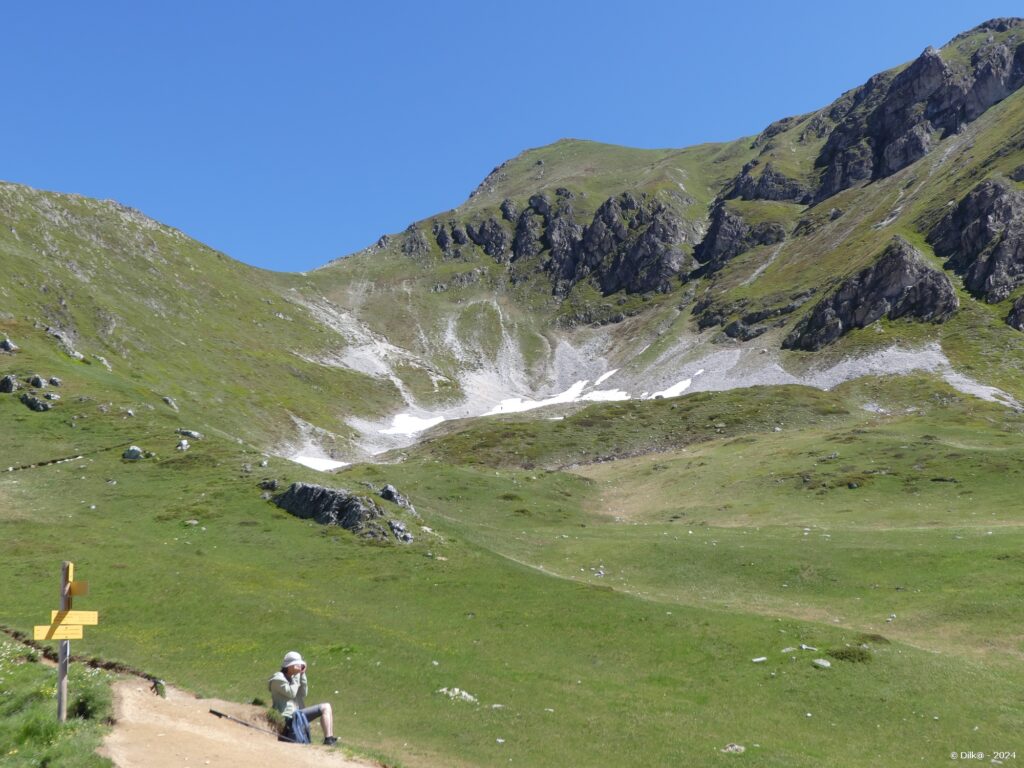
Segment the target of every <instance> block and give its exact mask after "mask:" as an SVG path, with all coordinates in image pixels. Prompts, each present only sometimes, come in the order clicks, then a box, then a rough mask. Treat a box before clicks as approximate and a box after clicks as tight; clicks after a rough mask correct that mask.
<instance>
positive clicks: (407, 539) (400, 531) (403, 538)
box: [388, 520, 413, 544]
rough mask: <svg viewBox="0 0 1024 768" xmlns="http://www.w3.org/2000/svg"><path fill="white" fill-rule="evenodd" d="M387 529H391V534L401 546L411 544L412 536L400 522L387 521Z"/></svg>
mask: <svg viewBox="0 0 1024 768" xmlns="http://www.w3.org/2000/svg"><path fill="white" fill-rule="evenodd" d="M388 527H389V528H390V529H391V533H393V534H394V535H395V538H396V539H398V540H399V541H400V542H402V543H403V544H412V538H413V537H412V534H411V533H409V529H408V528H406V526H405V523H403V522H402V521H401V520H388Z"/></svg>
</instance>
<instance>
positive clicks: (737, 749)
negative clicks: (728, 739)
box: [718, 744, 747, 755]
mask: <svg viewBox="0 0 1024 768" xmlns="http://www.w3.org/2000/svg"><path fill="white" fill-rule="evenodd" d="M718 751H719V752H725V753H726V754H733V755H742V754H743V753H744V752H746V751H747V748H746V747H744V746H743V745H742V744H726V745H725V746H724V747H723V748H722V749H720V750H718Z"/></svg>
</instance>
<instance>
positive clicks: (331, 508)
mask: <svg viewBox="0 0 1024 768" xmlns="http://www.w3.org/2000/svg"><path fill="white" fill-rule="evenodd" d="M274 503H275V504H276V505H277V506H279V507H280V508H281V509H283V510H285V511H286V512H289V513H291V514H293V515H295V516H296V517H299V518H302V519H304V520H306V519H310V518H312V519H313V520H315V521H316V522H318V523H320V524H321V525H337V526H340V527H342V528H344V529H345V530H348V531H352V532H353V533H357V534H359V535H360V536H364V537H367V538H371V539H377V540H380V541H385V540H387V538H388V533H387V530H386V529H385V528H384V527H383V526H382V525H381V524H380V523H378V522H377V521H378V520H380V519H382V518H383V517H384V510H383V509H381V508H380V505H378V504H377V502H375V501H374V500H373V499H371V498H369V497H367V496H356V495H354V494H352V493H350V492H349V491H347V490H345V489H343V488H325V487H324V486H322V485H312V484H309V483H292V484H291V486H290V487H289V488H288V490H287V491H285V492H284V493H282V494H281V495H280V496H278V497H277V498H275V499H274Z"/></svg>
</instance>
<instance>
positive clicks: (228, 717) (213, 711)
mask: <svg viewBox="0 0 1024 768" xmlns="http://www.w3.org/2000/svg"><path fill="white" fill-rule="evenodd" d="M210 714H211V715H216V716H217V717H223V718H224V719H225V720H230V721H231V722H233V723H238V724H239V725H244V726H245V727H246V728H252V729H253V730H254V731H259V732H260V733H269V734H270V735H271V736H277V738H279V739H281V740H282V741H290V742H292V743H293V744H294V743H295V739H289V738H288V737H287V736H283V735H281V734H280V733H275V732H274V731H269V730H267V729H266V728H260V727H259V726H256V725H253V724H252V723H247V722H245V720H239V719H238V718H237V717H232V716H231V715H226V714H224V713H223V712H218V711H217V710H216V709H211V710H210Z"/></svg>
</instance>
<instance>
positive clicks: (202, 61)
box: [0, 0, 1024, 270]
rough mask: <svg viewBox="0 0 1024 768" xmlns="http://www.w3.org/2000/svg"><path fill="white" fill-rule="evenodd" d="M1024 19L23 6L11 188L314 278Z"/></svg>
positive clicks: (12, 60)
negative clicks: (542, 185)
mask: <svg viewBox="0 0 1024 768" xmlns="http://www.w3.org/2000/svg"><path fill="white" fill-rule="evenodd" d="M1015 13H1016V14H1018V15H1019V14H1024V8H1022V7H1020V4H1019V3H1015V2H997V1H995V0H992V1H989V0H972V2H963V0H957V1H956V2H949V1H947V0H935V1H933V2H898V1H894V0H888V1H887V2H878V1H877V0H863V1H861V2H856V3H826V2H802V3H801V2H772V3H768V2H763V1H759V2H753V1H750V2H747V1H744V2H728V1H727V0H719V1H718V2H684V1H683V0H678V1H677V2H661V1H658V2H632V3H630V2H602V1H599V0H594V1H592V2H557V0H549V2H546V3H538V2H530V1H523V2H513V3H509V2H500V3H499V2H485V0H478V2H453V1H447V0H434V1H431V0H421V1H419V2H388V1H387V0H377V2H369V3H343V2H327V1H326V0H325V1H323V2H305V1H303V0H292V1H291V2H288V3H284V2H273V3H272V2H263V1H262V0H247V1H245V2H228V1H227V0H205V1H204V2H186V1H185V0H180V1H179V2H161V3H156V2H152V3H151V2H139V1H138V0H133V1H132V2H127V1H125V2H109V1H107V0H89V2H81V1H80V0H77V1H75V2H70V1H65V0H55V1H52V2H27V3H4V5H3V8H2V9H0V25H2V30H3V36H4V41H3V45H2V46H0V66H2V71H3V73H4V76H3V85H4V87H3V100H4V107H5V109H4V113H5V114H4V118H3V120H2V121H0V144H2V146H3V153H2V156H3V161H2V163H0V178H2V179H6V180H9V181H16V182H20V183H24V184H28V185H31V186H34V187H40V188H43V189H53V190H58V191H62V192H78V193H81V194H85V195H90V196H94V197H103V198H114V199H116V200H119V201H121V202H123V203H125V204H127V205H131V206H133V207H135V208H139V209H140V210H142V211H143V212H145V213H146V214H148V215H150V216H152V217H154V218H156V219H159V220H160V221H163V222H165V223H167V224H171V225H173V226H176V227H178V228H180V229H182V230H184V231H185V232H186V233H188V234H189V235H191V236H193V237H195V238H198V239H199V240H202V241H203V242H205V243H207V244H209V245H211V246H213V247H214V248H217V249H219V250H222V251H224V252H225V253H227V254H229V255H230V256H232V257H234V258H236V259H239V260H241V261H244V262H247V263H249V264H254V265H257V266H261V267H265V268H268V269H276V270H303V269H309V268H311V267H314V266H318V265H320V264H323V263H325V262H326V261H328V260H330V259H332V258H336V257H338V256H341V255H344V254H347V253H350V252H353V251H356V250H359V249H361V248H363V247H365V246H366V245H368V244H370V243H372V242H373V241H375V240H376V239H377V237H378V236H379V235H380V234H382V233H384V232H395V231H399V230H401V229H404V228H405V227H406V226H407V225H408V224H409V223H410V222H412V221H414V220H417V219H421V218H425V217H427V216H430V215H431V214H434V213H437V212H439V211H444V210H447V209H449V208H453V207H455V206H457V205H458V204H460V203H461V202H462V201H463V200H464V199H465V198H466V196H467V195H468V193H469V192H470V191H471V190H472V189H473V188H474V187H475V186H476V184H477V183H478V182H479V181H480V180H481V179H482V178H483V177H484V176H485V175H486V174H487V172H488V171H490V169H491V168H492V167H494V166H495V165H497V164H498V163H500V162H501V161H503V160H505V159H507V158H509V157H512V156H513V155H516V154H518V153H519V152H520V151H522V150H523V149H526V148H528V147H534V146H540V145H543V144H547V143H549V142H552V141H555V140H557V139H559V138H562V137H566V136H571V137H576V138H588V139H596V140H599V141H606V142H613V143H617V144H626V145H630V146H637V147H682V146H687V145H690V144H696V143H699V142H704V141H718V140H727V139H732V138H736V137H738V136H743V135H747V134H752V133H756V132H757V131H759V130H760V129H761V128H763V127H764V126H765V125H766V124H767V123H769V122H771V121H772V120H775V119H777V118H780V117H783V116H786V115H789V114H796V113H800V112H806V111H809V110H812V109H815V108H818V107H820V106H823V105H825V104H827V103H829V102H830V101H832V100H833V99H834V98H835V97H837V96H838V95H839V94H840V93H841V92H842V91H844V90H847V89H849V88H852V87H854V86H856V85H859V84H860V83H862V82H863V81H864V80H865V79H866V78H867V77H869V76H870V75H872V74H874V73H875V72H878V71H880V70H882V69H886V68H888V67H890V66H893V65H895V64H898V63H900V62H903V61H907V60H909V59H912V58H914V57H915V56H917V54H919V53H920V52H921V51H922V50H923V49H924V48H925V46H927V45H929V44H931V45H936V46H938V45H942V44H944V43H945V42H946V41H947V40H948V39H949V38H951V37H952V36H953V35H955V34H956V33H958V32H960V31H963V30H965V29H968V28H970V27H973V26H975V25H976V24H978V23H980V22H981V21H984V20H986V19H988V18H991V17H994V16H1009V15H1014V14H1015Z"/></svg>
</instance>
